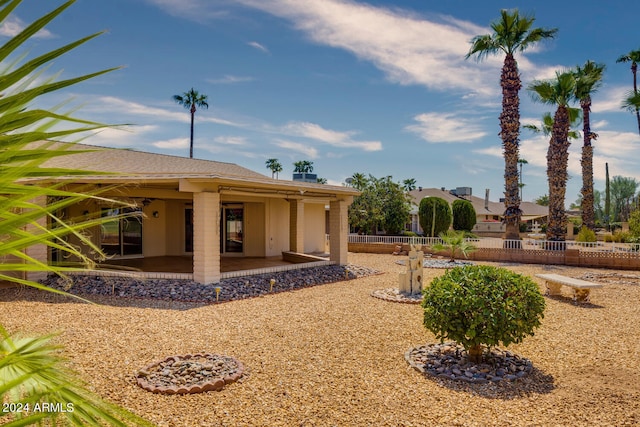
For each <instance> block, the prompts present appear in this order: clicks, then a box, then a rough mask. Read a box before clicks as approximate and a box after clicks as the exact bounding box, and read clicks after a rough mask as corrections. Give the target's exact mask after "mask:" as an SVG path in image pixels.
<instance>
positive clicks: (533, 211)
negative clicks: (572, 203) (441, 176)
mask: <svg viewBox="0 0 640 427" xmlns="http://www.w3.org/2000/svg"><path fill="white" fill-rule="evenodd" d="M409 196H410V197H411V200H412V204H413V207H414V208H413V209H412V211H411V231H413V232H414V233H418V234H422V228H421V227H420V220H419V217H418V207H419V206H420V201H421V200H422V199H423V198H425V197H440V198H441V199H444V200H446V201H447V202H449V204H452V203H453V202H454V201H455V200H459V199H464V200H468V201H470V202H471V204H472V205H473V208H474V209H475V211H476V226H475V227H474V229H473V230H472V231H473V232H488V233H502V232H504V226H503V224H502V214H503V213H504V209H505V207H504V203H500V202H492V201H490V200H489V197H488V194H487V195H486V197H485V198H481V197H476V196H474V195H472V190H471V188H470V187H459V188H456V189H455V190H446V189H444V188H422V187H419V188H418V189H416V190H412V191H410V192H409ZM520 209H521V210H522V217H521V222H527V223H532V222H533V221H537V222H538V223H543V222H546V218H547V216H548V215H549V208H548V207H547V206H540V205H537V204H535V203H531V202H522V203H521V204H520Z"/></svg>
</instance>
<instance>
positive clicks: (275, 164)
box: [265, 159, 282, 179]
mask: <svg viewBox="0 0 640 427" xmlns="http://www.w3.org/2000/svg"><path fill="white" fill-rule="evenodd" d="M265 164H266V165H267V169H271V178H273V176H274V175H275V176H276V179H277V178H278V173H280V172H282V164H281V163H280V162H279V161H278V159H267V161H266V162H265Z"/></svg>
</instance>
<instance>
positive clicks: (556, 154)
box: [547, 106, 569, 242]
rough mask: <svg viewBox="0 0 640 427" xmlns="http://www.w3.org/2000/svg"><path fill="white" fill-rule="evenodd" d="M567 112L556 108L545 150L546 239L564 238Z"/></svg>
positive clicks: (559, 239) (567, 151) (565, 231)
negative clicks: (546, 186) (547, 199)
mask: <svg viewBox="0 0 640 427" xmlns="http://www.w3.org/2000/svg"><path fill="white" fill-rule="evenodd" d="M568 136H569V112H568V109H567V107H566V106H559V107H558V109H557V110H556V114H555V117H554V123H553V131H552V133H551V141H550V143H549V150H548V152H547V177H548V180H549V223H548V225H547V240H550V241H560V242H563V241H565V240H566V236H567V230H566V228H567V217H566V214H565V210H564V197H565V194H566V190H567V178H568V174H567V163H568V161H569V138H568Z"/></svg>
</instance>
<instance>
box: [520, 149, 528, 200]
mask: <svg viewBox="0 0 640 427" xmlns="http://www.w3.org/2000/svg"><path fill="white" fill-rule="evenodd" d="M518 164H519V165H520V184H518V187H520V201H522V187H524V186H525V184H524V183H523V182H522V166H524V165H528V164H529V162H528V161H527V159H523V158H522V157H521V158H519V159H518Z"/></svg>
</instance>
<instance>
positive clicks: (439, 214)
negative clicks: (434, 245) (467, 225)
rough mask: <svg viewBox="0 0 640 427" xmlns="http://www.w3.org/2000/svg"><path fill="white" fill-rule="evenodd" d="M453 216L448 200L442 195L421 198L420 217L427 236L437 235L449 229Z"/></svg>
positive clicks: (421, 225)
mask: <svg viewBox="0 0 640 427" xmlns="http://www.w3.org/2000/svg"><path fill="white" fill-rule="evenodd" d="M434 211H435V214H434ZM451 216H452V214H451V207H450V206H449V203H447V201H446V200H444V199H442V198H440V197H425V198H424V199H422V200H420V207H419V208H418V217H419V219H420V227H422V230H423V231H424V235H425V236H437V235H438V234H440V233H442V232H444V231H447V230H448V229H449V227H450V226H451ZM434 219H435V222H434Z"/></svg>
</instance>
